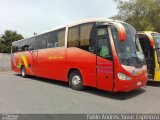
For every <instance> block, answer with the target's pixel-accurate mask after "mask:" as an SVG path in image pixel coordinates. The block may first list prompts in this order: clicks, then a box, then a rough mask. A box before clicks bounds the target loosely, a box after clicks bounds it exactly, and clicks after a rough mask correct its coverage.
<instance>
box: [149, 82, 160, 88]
mask: <svg viewBox="0 0 160 120" xmlns="http://www.w3.org/2000/svg"><path fill="white" fill-rule="evenodd" d="M147 86H152V87H160V81H148V83H147Z"/></svg>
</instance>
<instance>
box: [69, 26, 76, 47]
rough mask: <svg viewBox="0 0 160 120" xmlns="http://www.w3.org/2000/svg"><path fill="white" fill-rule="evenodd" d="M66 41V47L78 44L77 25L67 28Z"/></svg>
mask: <svg viewBox="0 0 160 120" xmlns="http://www.w3.org/2000/svg"><path fill="white" fill-rule="evenodd" d="M67 42H68V43H67V44H68V47H76V46H79V26H75V27H71V28H69V30H68V41H67Z"/></svg>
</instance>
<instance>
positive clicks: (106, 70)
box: [96, 27, 114, 91]
mask: <svg viewBox="0 0 160 120" xmlns="http://www.w3.org/2000/svg"><path fill="white" fill-rule="evenodd" d="M96 65H97V87H98V88H99V89H102V90H107V91H112V89H113V83H114V82H113V74H114V73H113V58H112V50H111V45H110V37H109V33H108V28H107V27H99V28H97V62H96Z"/></svg>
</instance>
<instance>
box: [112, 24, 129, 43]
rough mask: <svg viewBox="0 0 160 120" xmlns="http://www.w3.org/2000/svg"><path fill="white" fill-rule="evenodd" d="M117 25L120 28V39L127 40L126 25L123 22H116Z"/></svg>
mask: <svg viewBox="0 0 160 120" xmlns="http://www.w3.org/2000/svg"><path fill="white" fill-rule="evenodd" d="M114 25H115V27H116V28H117V29H118V36H119V40H120V41H125V40H126V36H127V35H126V30H125V28H124V26H123V25H122V24H121V23H117V22H116V23H115V22H114Z"/></svg>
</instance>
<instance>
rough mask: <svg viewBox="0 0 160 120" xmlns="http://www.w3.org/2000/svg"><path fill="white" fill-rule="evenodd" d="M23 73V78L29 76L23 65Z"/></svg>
mask: <svg viewBox="0 0 160 120" xmlns="http://www.w3.org/2000/svg"><path fill="white" fill-rule="evenodd" d="M21 75H22V77H23V78H25V77H27V74H26V69H25V67H24V66H22V68H21Z"/></svg>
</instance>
